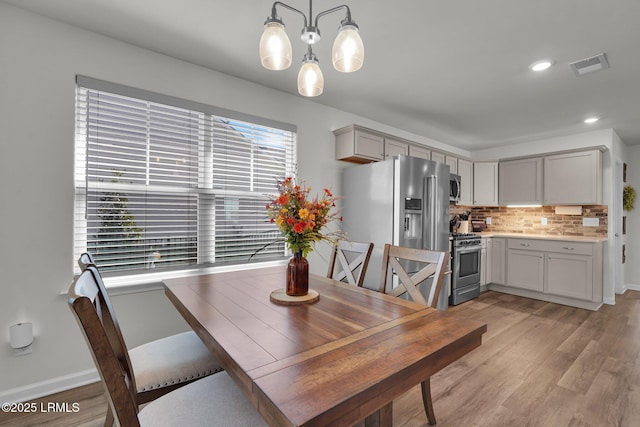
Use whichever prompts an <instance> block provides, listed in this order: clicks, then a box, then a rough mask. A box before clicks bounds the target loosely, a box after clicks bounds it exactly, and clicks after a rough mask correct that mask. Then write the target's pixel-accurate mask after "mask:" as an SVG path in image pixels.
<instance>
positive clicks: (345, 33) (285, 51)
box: [260, 0, 364, 96]
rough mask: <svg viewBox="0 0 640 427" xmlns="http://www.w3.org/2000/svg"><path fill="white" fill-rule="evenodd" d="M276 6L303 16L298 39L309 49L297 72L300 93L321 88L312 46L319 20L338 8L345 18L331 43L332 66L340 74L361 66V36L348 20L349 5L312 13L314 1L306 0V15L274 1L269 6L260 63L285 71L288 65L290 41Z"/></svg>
mask: <svg viewBox="0 0 640 427" xmlns="http://www.w3.org/2000/svg"><path fill="white" fill-rule="evenodd" d="M277 9H287V10H289V11H291V12H294V13H297V14H299V15H301V16H302V19H303V26H302V31H301V33H300V40H302V42H303V43H305V44H306V45H308V51H307V53H306V54H305V55H304V59H303V60H302V67H301V68H300V71H299V72H298V92H299V93H300V95H302V96H318V95H321V94H322V91H323V90H324V77H323V76H322V70H320V66H319V65H318V60H317V59H316V56H315V55H314V54H313V52H312V51H311V46H312V45H315V44H317V43H318V42H320V40H321V37H320V28H319V27H318V20H319V19H320V18H321V17H323V16H325V15H329V14H331V13H334V12H338V11H345V17H344V19H343V20H342V21H341V22H340V28H339V29H338V36H337V37H336V39H335V42H334V43H333V50H332V53H331V56H332V62H333V67H334V68H335V69H336V70H337V71H340V72H343V73H351V72H353V71H358V70H359V69H360V68H362V64H363V62H364V45H363V44H362V39H361V38H360V33H359V29H358V25H357V24H356V23H355V21H353V20H352V19H351V10H350V9H349V6H347V5H346V4H343V5H341V6H336V7H333V8H331V9H327V10H325V11H322V12H320V13H317V14H316V15H315V17H314V14H313V0H309V16H307V15H306V14H305V13H304V12H302V11H300V10H298V9H296V8H295V7H291V6H289V5H288V4H286V3H283V2H281V1H277V2H275V3H273V5H272V6H271V14H270V15H269V16H268V17H267V20H266V21H265V23H264V32H263V33H262V38H261V39H260V62H261V63H262V66H263V67H264V68H267V69H269V70H285V69H287V68H289V66H290V65H291V56H292V52H291V42H290V41H289V37H288V36H287V33H286V32H285V29H284V23H283V22H282V19H281V18H280V16H278V11H277Z"/></svg>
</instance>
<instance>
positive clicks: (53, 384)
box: [0, 369, 100, 402]
mask: <svg viewBox="0 0 640 427" xmlns="http://www.w3.org/2000/svg"><path fill="white" fill-rule="evenodd" d="M97 381H100V376H99V375H98V371H96V370H95V369H88V370H86V371H82V372H77V373H75V374H69V375H64V376H62V377H57V378H52V379H50V380H47V381H42V382H38V383H33V384H29V385H26V386H22V387H17V388H14V389H11V390H7V391H3V392H0V402H26V401H28V400H33V399H38V398H40V397H44V396H48V395H50V394H54V393H59V392H61V391H66V390H70V389H72V388H75V387H80V386H83V385H87V384H91V383H95V382H97Z"/></svg>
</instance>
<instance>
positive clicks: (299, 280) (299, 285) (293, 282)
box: [287, 252, 309, 297]
mask: <svg viewBox="0 0 640 427" xmlns="http://www.w3.org/2000/svg"><path fill="white" fill-rule="evenodd" d="M308 292H309V262H308V261H307V259H306V258H305V257H303V256H302V252H296V253H295V254H293V257H291V259H290V260H289V263H288V264H287V295H289V296H294V297H297V296H303V295H306V294H307V293H308Z"/></svg>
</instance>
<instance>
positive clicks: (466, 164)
mask: <svg viewBox="0 0 640 427" xmlns="http://www.w3.org/2000/svg"><path fill="white" fill-rule="evenodd" d="M458 175H460V201H459V202H458V205H461V206H473V163H472V162H470V161H468V160H463V159H458Z"/></svg>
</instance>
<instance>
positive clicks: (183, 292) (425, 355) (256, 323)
mask: <svg viewBox="0 0 640 427" xmlns="http://www.w3.org/2000/svg"><path fill="white" fill-rule="evenodd" d="M285 275H286V272H285V267H284V266H282V267H268V268H256V269H247V270H243V271H236V272H227V273H216V274H209V275H200V276H191V277H184V278H176V279H170V280H166V281H165V282H164V284H165V293H166V295H167V296H168V298H169V299H170V300H171V302H172V303H173V304H174V305H175V307H176V308H177V310H178V311H179V312H180V313H181V315H182V316H183V317H184V318H185V319H186V321H187V322H188V323H189V325H190V326H191V327H192V328H193V330H194V331H195V332H196V333H197V334H198V335H199V336H200V338H201V339H202V341H203V342H204V343H205V344H206V345H207V347H208V348H209V349H210V351H211V352H212V353H213V354H214V355H215V356H216V357H217V358H218V359H219V361H220V363H221V364H222V366H223V367H224V368H225V370H226V372H227V373H228V374H229V375H230V376H231V377H232V378H233V379H234V380H235V382H236V383H237V384H238V386H239V387H240V388H241V389H242V390H243V392H244V394H245V395H246V396H247V397H248V398H249V399H250V400H251V402H252V403H253V405H254V406H255V407H256V408H257V410H258V412H259V413H260V414H261V415H262V416H263V418H264V419H265V420H266V422H267V423H268V424H269V425H270V426H350V425H354V424H365V425H367V426H391V425H392V407H393V406H392V404H393V400H394V399H396V398H397V397H399V396H400V395H402V394H403V393H405V392H406V391H408V390H409V389H411V388H412V387H414V386H416V385H418V384H420V382H421V381H423V380H425V379H427V378H429V377H431V376H432V375H433V374H435V373H436V372H438V371H439V370H441V369H442V368H444V367H445V366H447V365H449V364H450V363H452V362H454V361H455V360H457V359H459V358H460V357H462V356H464V355H465V354H467V353H469V352H470V351H472V350H473V349H474V348H476V347H478V346H480V344H481V340H482V334H483V333H484V332H486V330H487V328H486V325H485V324H484V323H481V322H477V321H474V320H470V319H465V318H460V317H456V316H455V315H452V314H449V313H447V312H444V311H439V310H435V309H433V308H429V307H425V306H423V305H419V304H416V303H413V302H410V301H406V300H403V299H400V298H393V297H390V296H388V295H384V294H381V293H379V292H375V291H371V290H368V289H363V288H358V287H355V286H351V285H347V284H344V283H341V282H337V281H334V280H332V279H328V278H325V277H321V276H317V275H313V274H311V275H310V278H309V288H310V289H313V290H315V291H317V292H318V293H319V295H320V298H319V300H318V301H317V302H315V303H312V304H303V305H293V306H291V305H280V304H276V303H274V302H271V301H270V294H271V293H272V291H274V290H277V289H280V288H283V287H284V283H285V279H286V278H285ZM211 399H212V400H213V399H215V396H211ZM436 412H437V406H436Z"/></svg>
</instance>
